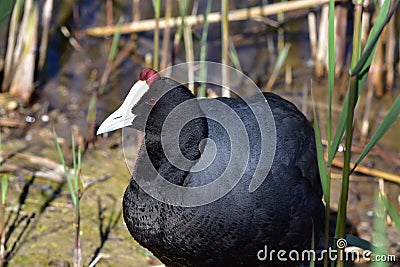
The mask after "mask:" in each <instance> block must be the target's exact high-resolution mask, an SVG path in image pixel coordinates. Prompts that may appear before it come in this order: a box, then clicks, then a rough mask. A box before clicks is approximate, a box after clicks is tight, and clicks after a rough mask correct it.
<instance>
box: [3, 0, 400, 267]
mask: <svg viewBox="0 0 400 267" xmlns="http://www.w3.org/2000/svg"><path fill="white" fill-rule="evenodd" d="M389 2H390V1H389ZM328 3H329V1H328V0H301V1H284V0H282V1H281V2H269V1H262V0H260V1H251V0H248V1H236V0H231V1H226V0H222V1H217V0H209V1H198V0H192V1H176V0H164V1H143V0H107V1H72V0H66V1H53V0H40V1H33V0H25V1H23V0H14V1H1V2H0V86H1V87H0V127H1V147H0V162H1V167H0V168H1V169H0V171H1V172H0V175H1V179H2V213H1V216H2V217H1V225H0V226H1V233H2V235H1V236H2V238H1V253H0V254H1V258H2V264H3V266H6V265H9V266H27V265H30V266H44V265H49V266H70V265H73V264H74V265H76V263H77V261H76V260H77V257H80V258H81V259H80V261H79V264H78V265H84V266H94V265H96V264H98V266H151V265H156V264H158V261H157V259H156V258H154V257H153V256H152V255H151V253H150V252H148V251H147V250H145V249H144V248H141V247H140V246H139V245H137V243H135V242H134V240H132V238H131V237H130V235H129V233H128V231H127V230H126V228H125V226H124V223H123V220H122V217H121V200H122V196H123V192H124V190H125V187H126V186H127V184H128V182H129V179H130V173H129V171H128V168H127V167H126V165H125V161H124V157H123V152H122V147H121V132H120V131H117V132H114V133H112V134H110V135H108V136H104V137H96V136H95V132H96V131H97V128H98V127H99V125H100V123H101V122H102V120H103V119H104V118H105V117H107V116H108V115H109V114H110V113H111V112H112V111H113V110H115V109H116V108H117V107H118V106H119V105H120V104H121V103H122V101H123V99H124V97H125V96H126V94H127V93H128V91H129V89H130V88H131V86H132V84H133V83H134V82H135V81H136V80H137V79H138V75H139V73H140V71H141V70H142V69H143V68H144V67H146V66H148V67H153V68H154V69H158V70H162V69H165V68H166V67H168V66H171V65H174V64H177V63H182V62H186V61H193V60H208V61H215V62H221V63H224V64H227V65H230V66H232V67H235V68H237V69H239V70H241V71H242V72H243V73H245V74H246V75H248V76H249V77H250V78H251V79H252V80H253V81H254V82H255V83H256V84H257V85H258V86H259V88H260V89H261V90H263V91H272V92H274V93H276V94H279V95H281V96H282V97H284V98H286V99H288V100H290V101H292V102H293V103H295V104H296V106H297V107H298V108H299V109H300V110H301V111H302V112H303V113H304V114H305V115H306V116H307V117H308V118H309V120H310V121H314V116H313V107H314V108H315V111H316V114H317V117H318V122H319V126H320V129H321V143H322V144H323V146H324V147H325V148H326V146H327V144H328V142H327V135H328V131H327V122H328V121H329V120H330V119H331V120H332V125H333V128H335V127H336V125H337V124H338V122H339V121H340V120H339V117H340V113H341V111H342V109H343V103H344V99H345V97H346V93H347V90H348V87H349V80H350V78H351V77H350V76H349V69H350V64H351V63H350V61H351V56H352V45H353V29H354V25H355V24H356V23H358V22H359V21H356V20H355V18H354V5H353V3H352V2H349V1H336V4H335V11H334V14H335V30H334V38H335V46H334V50H335V58H334V62H335V71H334V72H332V73H330V74H329V75H331V77H334V78H333V81H334V87H333V91H332V105H331V108H330V109H331V114H332V116H331V118H328V117H329V108H328V107H329V106H330V105H329V104H328V100H327V99H328V94H329V91H328V68H327V66H328V10H329V7H328ZM382 3H383V2H382ZM382 3H379V1H375V2H372V1H371V2H369V1H365V2H364V3H363V5H364V10H363V13H362V25H361V28H360V29H361V32H360V36H361V46H362V47H364V45H365V43H366V42H367V39H368V36H369V35H370V30H371V28H372V26H373V25H374V23H375V20H376V18H377V14H378V12H379V10H380V6H381V4H382ZM399 27H400V15H399V14H398V10H397V11H396V13H395V15H394V16H393V17H392V19H391V20H390V21H389V22H388V23H387V25H386V27H385V29H384V31H383V32H382V35H381V37H380V38H379V40H378V41H377V44H376V49H375V50H374V51H373V54H372V56H373V60H372V63H371V64H372V65H371V67H370V69H369V74H368V77H367V79H366V83H365V84H364V86H363V87H362V89H361V96H360V100H359V103H358V105H357V107H356V110H355V124H354V133H353V146H352V148H351V149H352V150H351V151H352V152H353V153H355V154H359V153H361V152H362V150H363V148H364V147H365V145H366V144H367V143H368V142H369V140H370V139H371V137H372V136H373V134H374V133H375V131H376V130H377V129H378V127H379V125H380V124H381V123H382V121H383V120H384V118H385V116H386V114H387V113H388V111H389V110H390V109H391V108H393V107H395V108H396V107H397V108H398V105H396V106H395V105H394V104H393V103H394V102H395V100H396V98H397V97H398V95H399V92H400V87H399V85H400V83H399V82H400V80H399V71H400V69H399V60H400V58H399V54H400V51H399V33H400V31H399ZM332 74H333V76H332ZM193 90H194V92H195V93H196V94H197V95H198V96H201V97H205V96H206V97H215V96H219V95H221V94H223V93H224V92H222V91H221V90H218V88H217V89H215V88H208V87H206V86H204V87H203V86H199V87H198V88H193ZM312 97H313V98H312ZM392 105H393V106H392ZM395 114H397V115H396V116H395V119H394V122H393V124H392V125H391V127H390V128H389V129H388V130H387V132H386V133H385V135H384V136H383V137H382V138H381V140H380V141H379V143H378V144H377V145H375V146H374V148H373V149H372V150H371V151H370V153H369V155H368V156H367V158H366V159H364V161H363V162H362V163H361V164H360V165H359V168H358V169H357V170H356V171H355V172H354V173H353V174H352V175H351V177H350V180H351V183H350V187H349V202H348V205H347V208H348V209H347V217H348V219H349V221H350V222H351V225H350V226H349V228H350V229H349V231H350V232H352V233H353V234H357V235H359V236H360V237H362V238H364V239H366V240H368V241H372V240H373V236H374V227H373V225H374V224H373V221H374V214H375V212H374V200H375V196H376V194H377V192H378V191H379V192H381V193H382V192H383V193H384V195H386V196H387V198H388V200H389V201H390V203H391V206H392V208H393V210H394V212H395V214H397V215H399V211H400V187H399V183H400V177H399V173H400V172H399V171H400V142H399V138H400V134H399V133H400V122H399V120H398V119H396V118H397V116H398V113H395ZM53 130H54V131H55V133H56V135H57V136H58V138H57V141H58V142H57V143H56V141H55V140H56V138H55V134H54V132H53ZM71 133H72V134H71ZM71 136H74V138H73V139H72V138H71ZM139 140H140V133H137V138H136V140H133V141H132V142H135V143H137V142H139ZM58 147H59V148H60V150H57V148H58ZM78 147H79V150H78ZM343 150H344V145H343V144H342V143H341V145H340V146H339V149H338V152H337V154H336V158H335V160H334V161H333V162H332V168H330V169H329V170H330V171H331V177H332V181H331V187H332V188H331V196H330V198H331V203H330V206H331V208H332V210H337V208H338V201H339V194H340V188H341V180H340V179H341V171H342V169H341V168H342V167H343V155H342V154H343V153H342V152H343ZM61 152H62V153H61ZM78 154H79V155H81V156H80V157H79V160H78V156H77V155H78ZM61 155H64V157H65V158H64V159H65V163H63V161H62V160H61V159H60V156H61ZM77 161H78V162H81V164H78V165H80V166H78V165H77ZM74 163H75V164H74ZM74 166H75V167H74ZM77 166H78V167H79V168H78V167H77ZM74 170H75V171H74ZM65 173H67V176H69V178H70V179H71V180H73V182H71V181H69V180H68V178H67V180H66V179H65V176H66V175H65ZM68 174H69V175H68ZM74 196H75V197H74ZM77 210H79V211H77ZM77 218H80V220H77ZM77 223H78V225H79V227H78V228H77V227H76V224H77ZM384 224H385V229H386V230H385V231H386V234H385V242H384V243H385V247H386V248H387V251H388V253H391V254H395V255H397V256H399V255H400V234H399V232H400V231H399V230H398V229H399V227H400V226H399V225H397V224H396V223H395V222H394V220H393V218H392V217H390V216H387V217H385V219H384ZM74 233H78V234H77V235H76V234H74ZM77 241H79V242H78V243H79V246H77V244H78V243H77ZM78 247H79V249H80V252H79V253H78V252H77V248H78ZM357 264H359V266H369V263H357ZM393 264H396V263H392V265H393Z"/></svg>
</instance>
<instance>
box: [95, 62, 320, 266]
mask: <svg viewBox="0 0 400 267" xmlns="http://www.w3.org/2000/svg"><path fill="white" fill-rule="evenodd" d="M260 94H261V93H260ZM264 98H265V100H264ZM263 100H264V101H259V100H258V102H257V101H255V100H252V99H249V100H245V99H242V98H223V97H220V98H216V99H197V98H195V96H194V95H193V94H192V93H191V91H190V90H188V89H187V88H186V87H185V86H184V85H182V84H179V83H178V82H176V81H174V80H172V79H169V78H164V77H160V75H159V74H158V73H157V72H155V71H154V70H152V69H144V70H143V71H142V72H141V74H140V77H139V81H138V82H137V83H135V84H134V86H133V87H132V89H131V91H130V92H129V94H128V96H127V98H126V99H125V101H124V103H123V104H122V105H121V107H120V108H119V109H118V110H117V111H115V112H114V113H113V114H111V115H110V116H109V117H108V118H107V119H106V120H105V121H104V122H103V123H102V125H101V126H100V128H99V130H98V132H97V134H101V133H104V132H109V131H112V130H115V129H118V128H121V127H124V126H130V127H133V128H136V129H138V130H141V131H144V133H145V136H144V140H143V143H142V146H141V148H140V151H139V156H138V160H137V163H136V167H135V170H134V173H133V175H132V178H131V181H130V184H129V185H128V187H127V189H126V191H125V195H124V198H123V215H124V220H125V223H126V225H127V228H128V230H129V232H130V233H131V235H132V236H133V237H134V238H135V240H137V241H138V242H139V243H140V244H141V245H142V246H144V247H146V248H148V249H149V250H150V251H151V252H153V254H154V255H155V256H157V257H158V258H159V259H160V260H161V261H162V262H163V263H165V264H166V265H167V266H266V265H267V266H295V265H297V264H298V263H299V262H298V261H297V260H293V259H294V258H293V257H294V256H293V255H294V254H292V255H291V257H289V252H290V251H291V250H296V251H298V252H300V253H299V254H300V255H301V251H302V250H306V249H310V246H311V241H312V236H314V239H315V243H317V242H318V239H319V235H320V232H321V228H322V224H323V218H324V205H323V203H322V200H321V197H322V190H321V184H320V178H319V174H318V168H317V159H316V150H315V140H314V132H313V129H312V127H311V126H310V124H309V122H308V121H307V119H306V118H305V117H304V115H303V114H302V113H301V112H300V111H299V110H298V109H297V108H296V107H295V106H294V105H293V104H291V103H290V102H288V101H286V100H284V99H282V98H281V97H279V96H277V95H275V94H272V93H263ZM216 101H217V102H216ZM262 102H263V103H262ZM265 102H267V103H268V104H269V107H270V109H271V111H272V114H273V119H274V121H275V127H276V147H275V149H276V150H275V155H274V158H273V162H272V166H271V168H270V170H269V172H268V175H267V176H266V177H263V178H265V180H264V181H262V183H261V184H260V185H259V187H258V188H257V189H256V190H254V191H252V190H249V185H250V183H251V180H252V178H253V176H254V174H255V171H256V168H257V166H258V164H259V163H260V166H263V162H264V158H260V155H261V148H260V147H261V144H262V141H261V139H262V138H261V137H262V133H261V132H260V131H261V130H260V127H259V126H258V125H257V123H258V121H257V118H256V116H255V113H254V112H253V111H254V110H252V109H251V108H250V106H249V103H252V105H253V107H254V108H255V109H261V108H263V104H265ZM215 103H219V104H222V105H223V106H225V107H228V108H229V109H231V110H232V111H233V112H234V114H236V115H237V117H236V120H234V119H232V118H234V116H233V117H232V116H231V117H228V115H225V114H222V119H221V120H222V121H218V120H217V119H212V118H210V116H209V115H210V114H211V115H215V113H216V112H219V111H217V110H216V109H215ZM182 105H183V106H182ZM179 107H182V108H181V109H180V108H179ZM265 112H267V111H265ZM174 114H175V115H174ZM174 116H175V117H174ZM180 116H181V117H182V120H185V121H184V122H181V119H180V118H181V117H180ZM218 116H219V118H220V117H221V114H218ZM224 116H227V117H226V121H225V122H224V119H225V117H224ZM174 118H175V119H174ZM186 118H189V119H186ZM190 118H192V119H190ZM166 121H169V124H170V125H167V124H168V123H165V122H166ZM236 122H240V123H242V125H244V129H245V133H246V134H247V135H246V137H247V138H248V144H249V145H248V148H249V151H243V159H242V158H241V157H242V155H241V154H242V153H237V151H236V152H235V154H234V155H233V157H236V158H238V157H239V159H240V160H239V161H238V162H239V163H238V164H234V165H229V161H230V158H229V157H230V156H231V157H232V151H234V150H235V147H234V146H235V144H233V143H231V142H230V141H229V140H230V138H232V135H233V137H235V135H236V132H235V131H239V130H240V129H238V128H237V130H235V129H236V127H234V129H233V132H229V131H228V130H226V129H225V127H224V123H226V124H229V125H231V124H235V123H236ZM175 124H176V125H175ZM180 124H183V125H180ZM168 126H169V127H168ZM163 127H164V128H163ZM271 127H273V125H271ZM239 128H240V127H239ZM169 135H175V136H177V145H178V146H179V149H178V150H179V151H176V150H177V149H176V147H175V148H173V147H172V146H171V147H170V146H169V145H170V144H171V143H173V142H172V141H171V143H170V142H167V145H164V144H163V138H168V137H169ZM268 138H273V137H272V136H271V137H268ZM163 145H164V146H163ZM171 150H174V151H171ZM206 151H211V152H210V153H211V154H213V153H214V157H213V158H211V159H205V161H206V162H207V160H209V161H210V162H209V164H208V165H207V164H205V163H201V162H202V160H203V159H202V157H203V155H205V154H207V153H206ZM210 153H209V154H210ZM238 154H239V155H238ZM245 154H247V156H246V155H245ZM182 158H184V160H181V159H182ZM241 161H242V162H244V164H245V169H244V171H243V172H242V173H240V170H239V169H238V172H239V173H238V174H236V168H239V167H238V165H240V162H241ZM176 162H178V163H176ZM180 163H181V165H180V166H177V164H178V165H179V164H180ZM199 165H207V166H206V168H203V169H202V168H201V166H199ZM227 168H228V169H229V170H228V171H231V172H230V173H233V174H236V175H240V177H239V178H240V179H239V180H238V181H237V183H233V184H231V183H230V182H229V181H228V182H227V184H224V183H221V184H219V186H221V187H222V189H221V190H222V191H224V190H226V192H225V191H224V192H223V193H224V194H223V196H222V197H220V198H218V197H216V199H215V200H214V201H212V200H211V201H209V203H203V204H195V202H196V200H198V199H200V200H204V201H206V202H207V198H208V197H210V198H212V197H214V196H215V194H214V193H215V192H217V193H218V192H219V191H218V190H216V191H215V192H214V191H213V193H210V194H208V192H209V191H206V193H205V194H200V195H195V194H193V195H191V193H188V195H185V194H184V193H182V192H181V191H179V190H180V189H182V188H184V189H187V188H189V187H192V188H194V187H198V188H200V187H202V186H203V187H204V186H208V185H210V183H212V182H215V181H216V180H218V179H217V178H218V177H220V176H221V175H223V173H224V171H226V170H225V169H227ZM157 177H163V179H165V180H166V181H168V183H166V184H162V186H161V187H158V186H157V185H158V184H157V183H158V182H157V181H159V180H157ZM161 180H162V179H161ZM164 186H165V187H164ZM231 187H232V190H229V189H231ZM176 188H178V189H179V190H176V191H175V189H176ZM210 188H211V187H210ZM214 189H215V188H214ZM217 189H220V188H217ZM152 190H153V191H152ZM211 191H212V190H211ZM250 191H252V192H250ZM189 192H191V191H189ZM153 193H154V194H155V195H157V196H156V197H155V196H154V194H153ZM182 199H183V200H182ZM185 199H194V200H195V201H194V202H193V203H191V204H188V205H186V204H187V203H186V204H185V203H184V201H185ZM169 200H170V202H169ZM180 200H181V202H179V201H180ZM313 231H314V235H312V233H313ZM279 250H282V251H285V252H282V253H284V254H280V257H278V251H279ZM285 253H286V254H285ZM285 259H286V261H285Z"/></svg>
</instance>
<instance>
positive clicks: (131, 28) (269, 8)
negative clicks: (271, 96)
mask: <svg viewBox="0 0 400 267" xmlns="http://www.w3.org/2000/svg"><path fill="white" fill-rule="evenodd" d="M328 2H329V0H297V1H290V2H280V3H274V4H270V5H266V6H264V7H262V8H260V7H252V8H244V9H237V10H231V11H230V12H229V14H228V20H229V21H240V20H248V19H251V18H255V17H260V16H261V14H262V15H264V16H268V15H274V14H277V13H279V12H287V11H292V10H298V9H306V8H312V7H316V6H320V5H322V4H326V3H328ZM337 2H340V0H338V1H337ZM221 18H222V15H221V13H220V12H214V13H210V14H209V16H208V21H209V23H217V22H220V21H221ZM155 23H156V22H155V20H154V19H148V20H141V21H136V22H131V23H126V24H122V25H121V33H122V34H127V33H133V32H141V31H151V30H153V29H154V27H155ZM181 23H182V18H181V17H175V18H171V19H169V20H166V19H165V18H163V19H160V22H159V28H160V29H164V28H165V27H166V26H167V25H169V27H176V26H179V25H180V24H181ZM185 23H187V24H188V25H192V26H193V25H196V24H203V23H204V15H197V16H187V17H186V21H185ZM116 31H117V26H110V27H94V28H89V29H87V30H86V31H85V33H86V34H88V35H92V36H105V35H110V34H114V33H115V32H116Z"/></svg>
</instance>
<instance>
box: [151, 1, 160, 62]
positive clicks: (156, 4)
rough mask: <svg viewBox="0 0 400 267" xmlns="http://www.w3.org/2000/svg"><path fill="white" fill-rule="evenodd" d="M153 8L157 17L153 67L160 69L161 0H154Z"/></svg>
mask: <svg viewBox="0 0 400 267" xmlns="http://www.w3.org/2000/svg"><path fill="white" fill-rule="evenodd" d="M152 3H153V8H154V14H155V19H156V25H155V27H154V38H153V46H154V48H153V69H155V70H158V58H159V49H160V46H159V41H160V27H159V21H160V14H161V0H153V1H152Z"/></svg>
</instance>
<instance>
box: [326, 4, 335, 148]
mask: <svg viewBox="0 0 400 267" xmlns="http://www.w3.org/2000/svg"><path fill="white" fill-rule="evenodd" d="M334 85H335V1H334V0H330V1H329V26H328V125H327V127H328V131H327V140H328V154H329V152H330V150H331V141H332V92H333V88H334Z"/></svg>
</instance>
